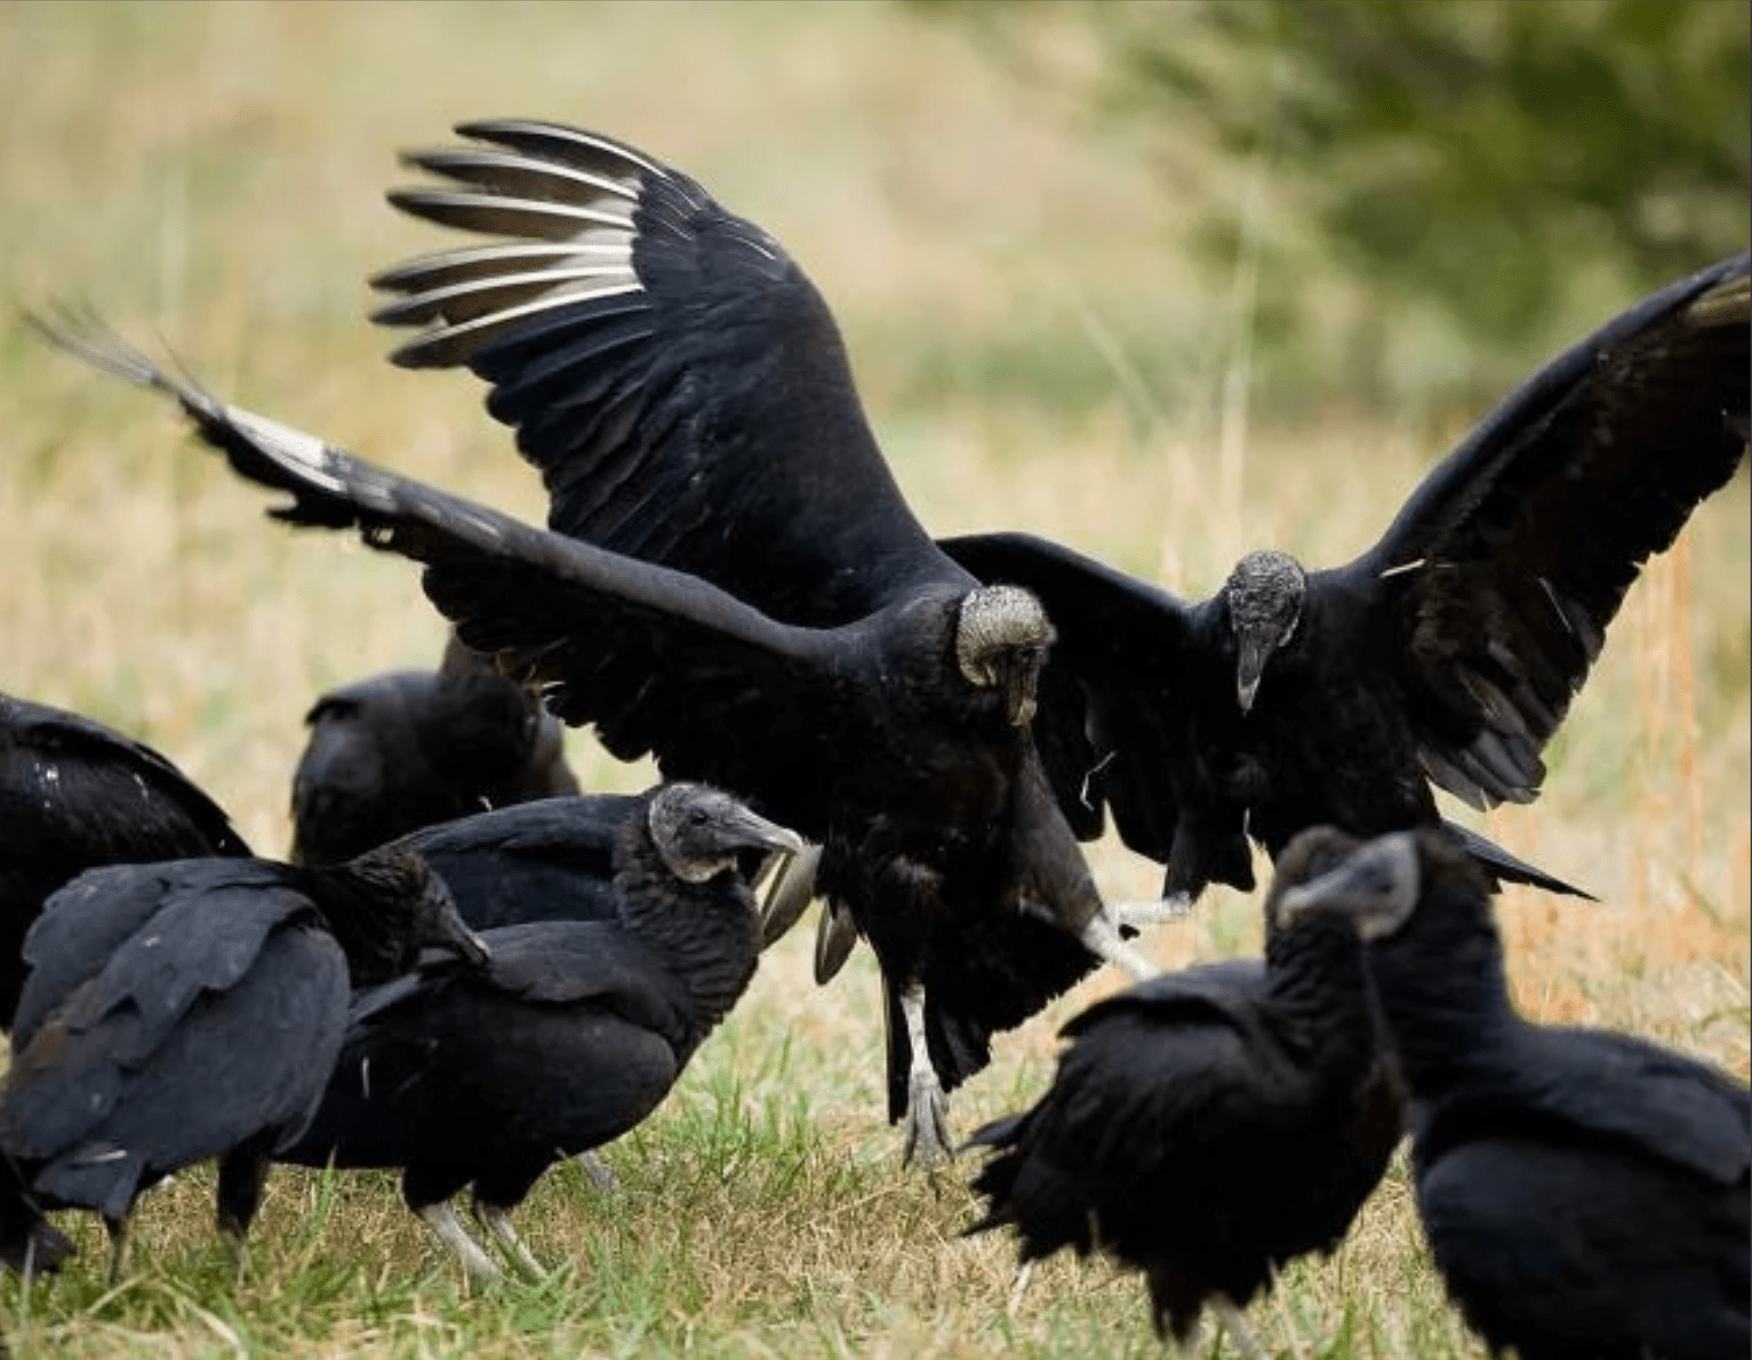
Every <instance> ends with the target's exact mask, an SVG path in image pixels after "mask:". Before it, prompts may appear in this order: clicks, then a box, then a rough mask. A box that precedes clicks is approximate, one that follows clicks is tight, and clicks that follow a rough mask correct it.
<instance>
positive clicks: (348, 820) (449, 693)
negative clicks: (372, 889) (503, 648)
mask: <svg viewBox="0 0 1752 1360" xmlns="http://www.w3.org/2000/svg"><path fill="white" fill-rule="evenodd" d="M304 721H305V724H306V725H307V726H308V727H309V728H310V737H309V740H308V741H307V742H306V743H305V746H304V750H303V752H302V753H301V754H300V756H299V758H298V768H297V770H296V772H295V773H294V774H293V777H292V860H293V862H294V863H297V864H335V863H338V862H339V861H341V860H345V859H351V858H353V857H354V856H355V855H359V854H363V853H364V852H365V851H367V850H370V849H373V848H374V847H376V846H379V845H382V844H384V843H385V842H386V841H390V840H393V839H395V838H396V837H397V836H401V835H404V834H406V833H407V832H409V831H414V830H416V829H418V828H419V827H422V826H430V825H432V824H433V823H435V822H445V821H449V820H451V819H452V818H456V817H463V816H466V815H468V814H469V813H471V812H479V811H480V810H481V809H483V808H492V807H503V806H506V805H508V804H512V803H520V802H524V801H526V800H528V799H531V798H552V797H558V796H561V795H564V794H575V793H577V792H578V779H577V776H576V775H574V774H573V773H572V770H571V768H570V767H569V766H568V765H567V764H566V753H565V745H564V741H565V729H564V728H563V727H562V726H561V725H560V723H559V720H558V719H556V718H555V717H553V715H552V714H550V713H548V712H547V711H546V710H545V709H544V708H543V707H542V706H541V698H540V696H539V695H537V694H536V693H534V692H533V691H532V690H530V689H529V688H527V687H526V686H523V685H519V684H517V683H516V682H515V681H512V680H510V679H508V678H506V677H505V676H503V675H500V674H499V672H498V670H497V669H496V668H494V666H493V665H492V664H491V662H490V661H488V660H486V659H485V658H482V657H480V656H477V655H476V654H475V653H474V652H471V651H470V650H469V649H468V648H467V647H464V646H463V645H462V644H461V642H459V641H458V640H457V638H456V636H455V634H452V635H451V636H450V639H449V641H448V642H447V643H446V645H445V648H444V656H443V658H442V660H441V661H440V662H439V665H438V669H437V670H397V671H385V672H382V673H380V674H376V675H371V676H367V677H366V678H364V679H362V680H355V681H353V682H352V683H351V684H347V685H342V686H340V687H338V688H336V689H331V690H329V691H327V692H326V693H324V694H323V695H321V697H319V698H318V699H317V701H316V702H315V703H314V704H313V705H312V706H311V708H310V711H309V712H308V713H307V714H305V717H304Z"/></svg>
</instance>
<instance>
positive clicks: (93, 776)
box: [0, 695, 248, 865]
mask: <svg viewBox="0 0 1752 1360" xmlns="http://www.w3.org/2000/svg"><path fill="white" fill-rule="evenodd" d="M15 800H16V803H17V806H16V807H15V806H14V803H15ZM26 805H34V808H35V809H36V813H35V814H33V815H31V816H30V820H31V822H32V823H33V824H35V823H36V821H37V816H38V815H40V817H41V820H42V821H43V822H44V823H48V822H51V821H53V822H54V823H55V826H54V828H52V829H53V830H55V831H61V830H62V828H63V827H64V828H65V832H64V834H67V835H71V834H73V829H74V828H77V834H78V836H79V837H80V838H81V839H84V840H89V841H91V842H92V845H93V853H94V855H101V854H106V853H108V851H109V850H112V849H113V850H114V851H116V852H117V853H120V852H124V851H125V852H127V853H129V854H132V855H136V856H137V855H140V854H143V853H144V851H145V849H146V848H148V847H150V846H152V845H154V844H157V843H160V842H162V844H163V845H165V846H166V847H169V848H170V849H171V850H172V852H173V853H177V854H190V855H192V854H197V853H208V854H215V855H220V854H225V855H237V854H247V853H248V850H247V848H246V847H245V846H244V843H243V839H242V837H240V836H239V835H238V834H237V832H236V830H235V829H234V828H233V827H232V825H231V821H230V819H229V818H228V817H227V816H226V815H225V810H224V809H223V808H221V807H220V806H219V805H218V804H217V803H215V802H214V801H213V800H212V799H211V798H210V797H208V796H207V794H206V793H205V792H204V791H203V790H202V789H201V788H200V787H199V786H198V785H196V784H195V783H194V781H192V780H191V779H189V777H188V776H187V775H185V774H184V773H183V772H182V771H181V770H179V769H178V768H177V767H176V766H175V765H174V764H172V763H171V762H170V761H169V760H167V759H165V757H164V756H162V755H160V754H159V753H158V752H157V751H155V750H153V749H152V748H151V747H150V746H147V745H146V744H145V743H143V742H138V741H134V740H132V739H131V738H129V737H125V736H123V735H122V734H121V733H119V732H116V731H113V730H112V729H110V728H108V727H106V726H104V725H103V724H102V723H98V722H94V721H92V720H91V719H90V718H86V717H83V716H81V715H80V714H77V713H72V712H68V711H66V710H64V709H59V708H52V707H50V706H48V705H46V704H37V703H31V702H29V701H28V700H24V699H16V698H12V697H10V696H7V695H0V810H3V811H4V813H5V820H6V824H7V827H8V829H9V830H11V831H13V832H17V830H18V827H19V822H20V821H21V820H22V819H23V818H24V817H25V815H26V814H25V813H24V812H23V809H24V807H25V806H26ZM33 841H34V842H35V843H37V844H38V845H39V846H40V843H41V838H40V837H33ZM103 862H106V861H105V860H103V859H100V858H93V859H92V860H91V864H92V865H96V864H99V863H103Z"/></svg>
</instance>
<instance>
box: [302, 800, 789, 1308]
mask: <svg viewBox="0 0 1752 1360" xmlns="http://www.w3.org/2000/svg"><path fill="white" fill-rule="evenodd" d="M802 846H803V842H802V841H801V840H800V839H799V838H798V837H797V836H796V835H795V834H794V833H792V832H790V831H787V830H786V829H784V828H783V827H779V826H775V825H774V824H773V823H771V822H768V821H766V820H764V819H763V818H760V817H757V816H756V815H755V814H754V813H752V812H750V811H749V810H748V808H747V807H746V806H745V805H744V804H742V803H740V802H738V801H737V800H735V799H733V798H731V797H730V796H729V795H727V794H725V793H723V792H721V791H719V790H716V789H712V788H708V787H704V786H701V785H696V784H689V783H684V782H671V783H667V784H665V785H663V786H662V787H661V788H659V789H658V790H657V792H656V793H655V794H654V795H653V796H652V797H651V798H650V799H649V800H648V801H646V802H645V804H644V808H643V813H642V815H634V816H630V817H627V818H625V819H624V820H623V821H622V822H621V824H620V829H619V832H618V834H617V838H616V845H615V873H614V890H615V901H616V906H617V908H618V914H617V915H616V916H615V918H614V919H612V920H598V921H535V922H529V923H527V924H523V925H511V926H502V927H499V928H497V929H494V930H488V931H486V932H484V935H483V938H484V939H485V940H486V941H487V943H488V947H489V948H490V949H491V951H492V960H491V962H490V963H489V964H488V966H487V967H486V968H485V969H484V970H480V971H473V970H467V969H461V968H458V967H456V966H455V965H454V964H447V963H446V964H439V965H437V966H434V967H431V968H422V969H421V970H420V971H419V972H417V973H416V974H413V975H410V976H409V977H407V978H404V979H400V980H398V981H396V982H391V983H388V984H387V985H385V986H383V987H381V988H378V989H375V990H373V991H370V992H366V993H363V994H361V995H360V996H359V997H357V998H356V999H355V1002H354V1006H353V1013H352V1017H351V1019H350V1022H349V1026H348V1030H347V1038H346V1042H345V1045H344V1047H343V1049H342V1052H341V1056H340V1059H339V1060H338V1062H337V1064H336V1067H335V1071H334V1076H333V1078H332V1080H331V1082H330V1085H329V1089H328V1093H327V1094H326V1095H325V1096H324V1098H323V1101H322V1105H321V1107H320V1109H319V1110H318V1111H317V1114H316V1116H315V1118H314V1119H313V1120H312V1121H311V1124H310V1126H309V1128H308V1129H307V1130H306V1131H305V1133H304V1135H303V1136H302V1137H301V1138H300V1139H299V1140H298V1142H297V1143H296V1145H294V1146H293V1147H291V1148H289V1149H286V1150H285V1151H283V1152H282V1153H281V1154H280V1160H282V1161H290V1162H296V1163H299V1164H302V1165H306V1166H326V1165H330V1164H332V1165H335V1166H340V1167H399V1168H401V1170H402V1195H403V1198H404V1199H405V1200H406V1202H407V1205H408V1208H409V1209H410V1210H412V1211H413V1212H414V1213H415V1214H417V1215H419V1216H420V1218H421V1219H423V1220H424V1221H425V1222H426V1223H427V1224H428V1226H429V1227H430V1228H431V1229H432V1231H433V1232H434V1233H435V1234H436V1236H437V1237H438V1238H439V1240H440V1241H442V1242H443V1243H444V1244H445V1245H446V1246H447V1247H449V1248H450V1249H451V1250H453V1251H454V1252H455V1253H456V1254H457V1255H458V1256H459V1257H460V1258H461V1260H462V1263H463V1264H464V1266H465V1267H467V1269H468V1270H469V1271H470V1272H471V1273H473V1274H477V1275H482V1276H494V1275H496V1274H497V1273H498V1269H497V1267H496V1266H495V1265H494V1264H493V1261H492V1258H491V1257H489V1256H488V1255H487V1254H486V1252H485V1251H483V1250H482V1248H481V1246H480V1245H479V1244H478V1243H477V1242H476V1241H475V1240H474V1239H473V1238H472V1237H471V1236H470V1235H469V1233H468V1231H467V1229H466V1228H465V1227H464V1226H463V1224H462V1222H461V1220H460V1219H459V1217H458V1216H457V1214H456V1211H455V1208H454V1207H453V1206H452V1204H451V1198H452V1197H453V1196H454V1195H456V1194H457V1193H458V1192H459V1191H460V1190H462V1189H463V1188H464V1187H468V1188H469V1189H470V1191H471V1206H472V1208H473V1211H474V1214H475V1216H476V1218H477V1219H478V1220H479V1221H480V1222H481V1223H482V1224H483V1225H485V1226H486V1227H487V1228H488V1229H489V1230H490V1231H491V1232H492V1233H493V1235H494V1236H496V1237H497V1238H498V1239H499V1240H500V1241H501V1242H502V1243H503V1244H504V1246H505V1247H506V1248H507V1249H508V1250H509V1251H510V1252H511V1253H513V1255H514V1256H515V1257H516V1259H517V1260H518V1261H519V1262H520V1263H521V1264H523V1265H524V1266H526V1267H528V1268H530V1269H531V1270H532V1271H534V1272H535V1273H538V1274H539V1273H540V1268H539V1266H537V1265H536V1263H535V1260H534V1258H533V1256H532V1255H531V1254H530V1253H529V1251H528V1250H527V1248H525V1247H524V1245H523V1243H522V1241H521V1240H520V1239H519V1237H518V1236H517V1233H516V1232H515V1230H514V1229H513V1228H512V1225H511V1220H510V1214H511V1212H512V1211H513V1210H514V1209H515V1208H516V1207H517V1206H518V1205H519V1204H520V1203H522V1201H523V1199H524V1197H525V1196H526V1195H527V1194H528V1193H529V1191H530V1188H531V1187H532V1186H533V1185H534V1184H535V1183H536V1181H537V1180H539V1179H540V1178H541V1176H542V1175H543V1174H544V1173H545V1172H546V1171H547V1169H548V1168H549V1167H550V1166H551V1165H553V1163H554V1162H555V1161H557V1160H559V1159H560V1158H561V1157H564V1156H567V1155H571V1154H576V1153H579V1152H582V1151H586V1150H588V1149H591V1148H595V1147H599V1146H600V1145H602V1144H603V1143H606V1142H608V1141H609V1140H610V1139H613V1138H618V1137H619V1136H620V1135H621V1134H623V1133H625V1132H627V1131H628V1130H629V1129H631V1128H633V1127H634V1126H635V1125H637V1124H638V1123H640V1122H641V1121H642V1120H644V1119H645V1118H646V1116H648V1115H649V1114H650V1113H651V1112H652V1111H653V1110H655V1109H656V1108H657V1106H658V1105H659V1104H660V1103H661V1102H662V1100H663V1098H664V1097H665V1096H666V1095H668V1093H669V1090H670V1088H671V1087H672V1086H674V1084H675V1082H676V1080H677V1078H679V1077H680V1075H681V1072H682V1069H683V1068H685V1067H686V1065H687V1062H688V1060H689V1058H691V1057H692V1056H693V1053H694V1051H695V1050H696V1049H697V1048H698V1047H699V1045H700V1042H701V1041H702V1040H703V1039H704V1038H705V1037H706V1035H707V1034H709V1033H710V1032H711V1030H712V1029H713V1027H714V1026H716V1025H717V1024H718V1022H719V1021H720V1020H722V1019H723V1018H724V1016H725V1015H727V1014H728V1013H729V1011H730V1009H731V1007H732V1006H734V1005H735V1004H736V1002H737V1000H738V999H740V997H741V996H742V993H743V992H744V990H745V989H746V988H747V986H748V984H749V981H750V980H751V979H752V978H753V976H754V972H755V964H756V961H757V959H758V957H759V954H760V947H761V926H760V918H759V911H758V909H757V907H756V904H755V900H754V892H753V888H752V885H751V880H750V877H749V876H748V874H747V872H746V869H747V867H748V864H749V856H750V854H751V852H752V853H753V854H755V855H759V856H765V855H770V854H785V855H789V854H794V853H796V852H797V851H798V850H800V849H801V848H802Z"/></svg>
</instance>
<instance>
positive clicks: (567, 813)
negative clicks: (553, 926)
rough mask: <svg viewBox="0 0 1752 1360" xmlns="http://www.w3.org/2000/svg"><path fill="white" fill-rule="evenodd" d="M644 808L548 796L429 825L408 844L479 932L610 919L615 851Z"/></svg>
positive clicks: (631, 801)
mask: <svg viewBox="0 0 1752 1360" xmlns="http://www.w3.org/2000/svg"><path fill="white" fill-rule="evenodd" d="M644 806H645V799H643V798H641V797H635V796H630V795H622V794H593V795H588V796H585V795H579V796H576V797H569V798H544V799H540V800H537V801H535V802H529V803H519V804H517V805H515V806H513V807H507V808H498V809H495V810H494V811H492V812H482V813H478V814H476V815H474V816H472V817H462V818H458V819H457V820H456V821H453V822H445V823H442V824H440V825H438V826H433V827H427V828H425V829H424V830H421V831H417V832H415V833H413V834H412V835H411V836H409V837H407V838H406V840H407V844H408V845H410V846H411V847H412V848H413V849H415V850H416V851H418V852H419V855H420V857H421V858H422V859H424V860H425V861H426V863H427V864H428V865H429V866H430V867H431V869H432V871H433V872H434V873H435V874H437V875H438V876H439V877H440V878H442V879H443V880H444V883H445V886H446V887H448V888H449V889H450V895H451V896H452V897H453V898H454V899H455V900H456V909H457V911H458V913H460V914H461V916H462V919H463V920H465V921H467V922H468V923H469V924H470V925H471V926H473V927H474V928H475V929H477V930H485V929H487V928H489V927H494V926H504V925H513V924H518V923H521V922H525V921H532V920H612V919H614V917H615V916H616V914H617V912H618V903H619V898H618V895H617V893H616V892H615V889H614V882H613V878H614V846H615V838H616V834H617V832H618V831H619V828H620V824H621V822H622V821H623V820H624V819H625V818H627V817H629V816H631V815H633V813H634V812H636V811H638V810H640V809H642V808H643V807H644Z"/></svg>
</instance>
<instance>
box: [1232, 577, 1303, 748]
mask: <svg viewBox="0 0 1752 1360" xmlns="http://www.w3.org/2000/svg"><path fill="white" fill-rule="evenodd" d="M1307 593H1308V574H1307V573H1306V572H1305V571H1303V570H1302V564H1301V563H1300V562H1298V561H1296V559H1295V558H1293V557H1291V556H1289V555H1288V554H1287V553H1281V552H1272V551H1269V550H1268V551H1264V552H1250V553H1248V554H1247V556H1245V557H1243V558H1242V559H1241V560H1240V561H1239V562H1237V563H1236V564H1235V570H1234V571H1232V572H1230V573H1229V579H1228V580H1227V581H1225V582H1224V583H1223V592H1222V594H1223V600H1224V601H1225V603H1227V605H1228V607H1229V620H1230V623H1231V625H1232V626H1233V628H1234V630H1235V650H1236V662H1235V694H1236V698H1237V700H1238V701H1239V702H1240V705H1241V711H1242V712H1243V713H1246V712H1248V711H1249V710H1250V709H1251V708H1252V707H1253V698H1254V695H1255V694H1256V693H1257V692H1258V690H1259V681H1260V677H1261V676H1263V675H1264V674H1265V667H1266V663H1267V662H1269V661H1270V660H1271V658H1272V655H1273V654H1274V653H1275V652H1276V651H1277V650H1278V649H1279V648H1280V647H1282V646H1283V645H1284V644H1285V643H1287V642H1288V641H1289V640H1290V639H1291V638H1292V637H1294V636H1295V633H1296V625H1297V624H1299V623H1300V622H1301V621H1302V603H1303V601H1304V599H1305V598H1306V597H1307Z"/></svg>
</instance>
